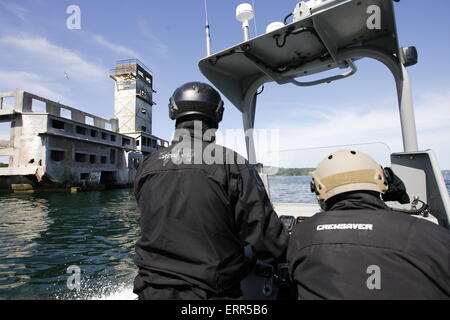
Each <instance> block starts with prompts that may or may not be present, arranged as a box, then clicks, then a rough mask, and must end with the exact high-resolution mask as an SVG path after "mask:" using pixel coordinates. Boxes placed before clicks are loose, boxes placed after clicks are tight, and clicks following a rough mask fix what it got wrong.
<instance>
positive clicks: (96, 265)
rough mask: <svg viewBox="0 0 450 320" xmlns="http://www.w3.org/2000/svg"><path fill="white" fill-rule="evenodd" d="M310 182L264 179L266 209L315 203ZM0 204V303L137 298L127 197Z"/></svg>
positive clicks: (126, 192) (11, 199)
mask: <svg viewBox="0 0 450 320" xmlns="http://www.w3.org/2000/svg"><path fill="white" fill-rule="evenodd" d="M445 179H446V184H447V189H450V176H449V175H446V176H445ZM309 181H310V178H309V177H271V178H270V193H271V198H272V201H273V202H303V203H314V201H315V199H314V195H312V194H311V193H310V190H309ZM0 204H1V205H0V299H135V298H136V296H135V295H134V294H133V292H132V286H133V279H134V277H135V275H136V267H135V265H134V264H133V255H134V244H135V242H136V239H137V238H138V237H139V211H138V208H137V205H136V201H135V199H134V196H133V192H132V190H131V189H122V190H110V191H102V192H83V193H76V194H63V193H52V194H26V195H17V194H2V195H0ZM71 266H72V267H73V266H75V268H79V270H80V274H79V280H80V282H79V287H77V286H76V288H74V287H73V286H70V285H69V286H68V280H70V277H71V276H72V275H73V274H72V273H68V268H70V267H71ZM69 270H70V269H69ZM69 283H72V284H73V282H70V281H69Z"/></svg>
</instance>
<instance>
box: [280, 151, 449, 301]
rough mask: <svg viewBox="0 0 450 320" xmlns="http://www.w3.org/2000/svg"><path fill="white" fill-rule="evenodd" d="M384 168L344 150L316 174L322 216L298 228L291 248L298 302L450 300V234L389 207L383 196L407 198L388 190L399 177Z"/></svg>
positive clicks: (335, 154) (326, 162)
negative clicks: (300, 300) (332, 300)
mask: <svg viewBox="0 0 450 320" xmlns="http://www.w3.org/2000/svg"><path fill="white" fill-rule="evenodd" d="M385 170H386V169H385ZM385 170H383V168H382V167H381V166H380V165H378V164H377V163H376V162H375V161H374V160H373V159H372V158H370V157H369V156H367V155H365V154H363V153H362V152H358V151H351V150H340V151H337V152H335V153H333V154H331V155H330V156H329V157H327V158H325V159H324V160H323V161H322V162H321V163H320V164H319V166H318V167H317V169H316V170H315V171H314V173H313V180H312V183H311V187H312V191H313V192H315V193H316V195H317V199H318V200H319V203H320V204H321V207H322V209H323V210H324V212H320V213H317V214H316V215H314V216H313V217H311V218H309V219H307V220H305V221H304V222H302V223H301V224H298V225H297V226H296V228H295V230H294V232H293V233H292V235H291V239H290V243H289V249H288V263H289V272H290V275H291V277H292V279H293V281H294V282H295V283H296V285H297V292H298V298H299V299H449V298H450V265H449V263H450V232H449V231H448V230H446V229H445V228H444V227H441V226H438V225H436V224H434V223H432V222H429V221H426V220H424V219H421V218H418V217H412V216H410V215H408V214H406V213H400V212H394V211H393V210H392V209H390V208H389V207H388V206H387V205H386V204H385V203H384V201H383V200H382V199H381V197H380V195H382V196H383V198H384V199H385V200H388V199H387V198H391V197H392V196H393V195H394V196H395V197H396V198H397V199H400V201H403V202H406V201H405V200H406V199H405V196H406V198H409V197H408V196H407V194H406V191H405V190H404V192H403V193H402V192H400V191H399V190H390V191H389V192H387V191H388V188H389V185H392V186H395V185H399V183H398V180H399V179H398V177H392V174H393V173H392V171H388V172H386V171H385ZM388 173H390V174H388ZM389 176H391V177H389ZM396 180H397V181H396ZM400 185H402V183H400ZM392 189H394V188H392ZM389 200H393V199H389ZM408 202H409V201H408Z"/></svg>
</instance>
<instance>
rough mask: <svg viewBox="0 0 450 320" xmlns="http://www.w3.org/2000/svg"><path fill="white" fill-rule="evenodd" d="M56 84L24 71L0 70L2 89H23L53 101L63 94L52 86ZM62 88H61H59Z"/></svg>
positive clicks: (62, 98) (61, 99)
mask: <svg viewBox="0 0 450 320" xmlns="http://www.w3.org/2000/svg"><path fill="white" fill-rule="evenodd" d="M55 86H58V85H55V84H54V83H51V82H50V81H48V80H46V79H45V78H43V77H42V76H40V75H38V74H35V73H31V72H24V71H2V70H0V88H1V90H2V91H5V92H9V91H13V90H16V89H18V90H23V89H25V90H26V91H28V92H30V93H33V94H36V95H38V96H42V97H45V98H47V99H50V100H54V101H63V100H67V99H64V96H63V95H61V94H60V93H58V92H56V91H54V90H53V89H52V88H53V87H55ZM61 90H62V88H61Z"/></svg>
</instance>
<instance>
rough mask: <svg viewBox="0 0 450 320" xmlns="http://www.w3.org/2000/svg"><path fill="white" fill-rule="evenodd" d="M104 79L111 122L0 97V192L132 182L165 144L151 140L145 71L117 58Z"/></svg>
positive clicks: (22, 95) (26, 98)
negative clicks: (110, 92) (110, 93)
mask: <svg viewBox="0 0 450 320" xmlns="http://www.w3.org/2000/svg"><path fill="white" fill-rule="evenodd" d="M110 77H111V78H112V79H113V80H114V81H115V92H114V95H115V96H114V117H113V118H112V119H110V120H106V119H103V118H100V117H97V116H95V115H92V114H89V113H86V112H83V111H80V110H77V109H75V108H71V107H68V106H65V105H62V104H60V103H57V102H54V101H50V100H47V99H45V98H42V97H39V96H36V95H34V94H31V93H28V92H24V91H13V92H10V93H6V94H0V163H1V162H2V163H3V165H1V167H0V189H1V190H40V189H68V188H72V189H73V187H85V188H90V187H94V188H95V187H102V186H106V187H113V186H128V185H131V184H132V182H133V179H134V176H135V172H136V167H137V165H138V164H139V162H140V161H142V160H143V158H144V157H145V155H147V154H149V153H151V152H153V151H155V150H158V149H161V148H165V147H167V146H168V142H167V141H165V140H162V139H160V138H158V137H156V136H154V135H152V106H153V105H154V102H153V100H152V96H153V93H154V91H153V75H152V73H151V71H150V70H149V69H148V68H146V67H145V65H144V64H142V63H141V62H140V61H138V60H126V61H119V62H117V65H116V68H115V69H113V70H112V71H111V73H110ZM5 135H6V137H5Z"/></svg>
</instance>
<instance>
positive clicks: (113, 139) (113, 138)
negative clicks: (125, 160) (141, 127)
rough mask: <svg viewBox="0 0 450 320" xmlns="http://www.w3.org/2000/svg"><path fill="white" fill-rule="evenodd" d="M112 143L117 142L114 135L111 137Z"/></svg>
mask: <svg viewBox="0 0 450 320" xmlns="http://www.w3.org/2000/svg"><path fill="white" fill-rule="evenodd" d="M111 141H113V142H114V141H116V136H115V135H113V134H112V135H111Z"/></svg>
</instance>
